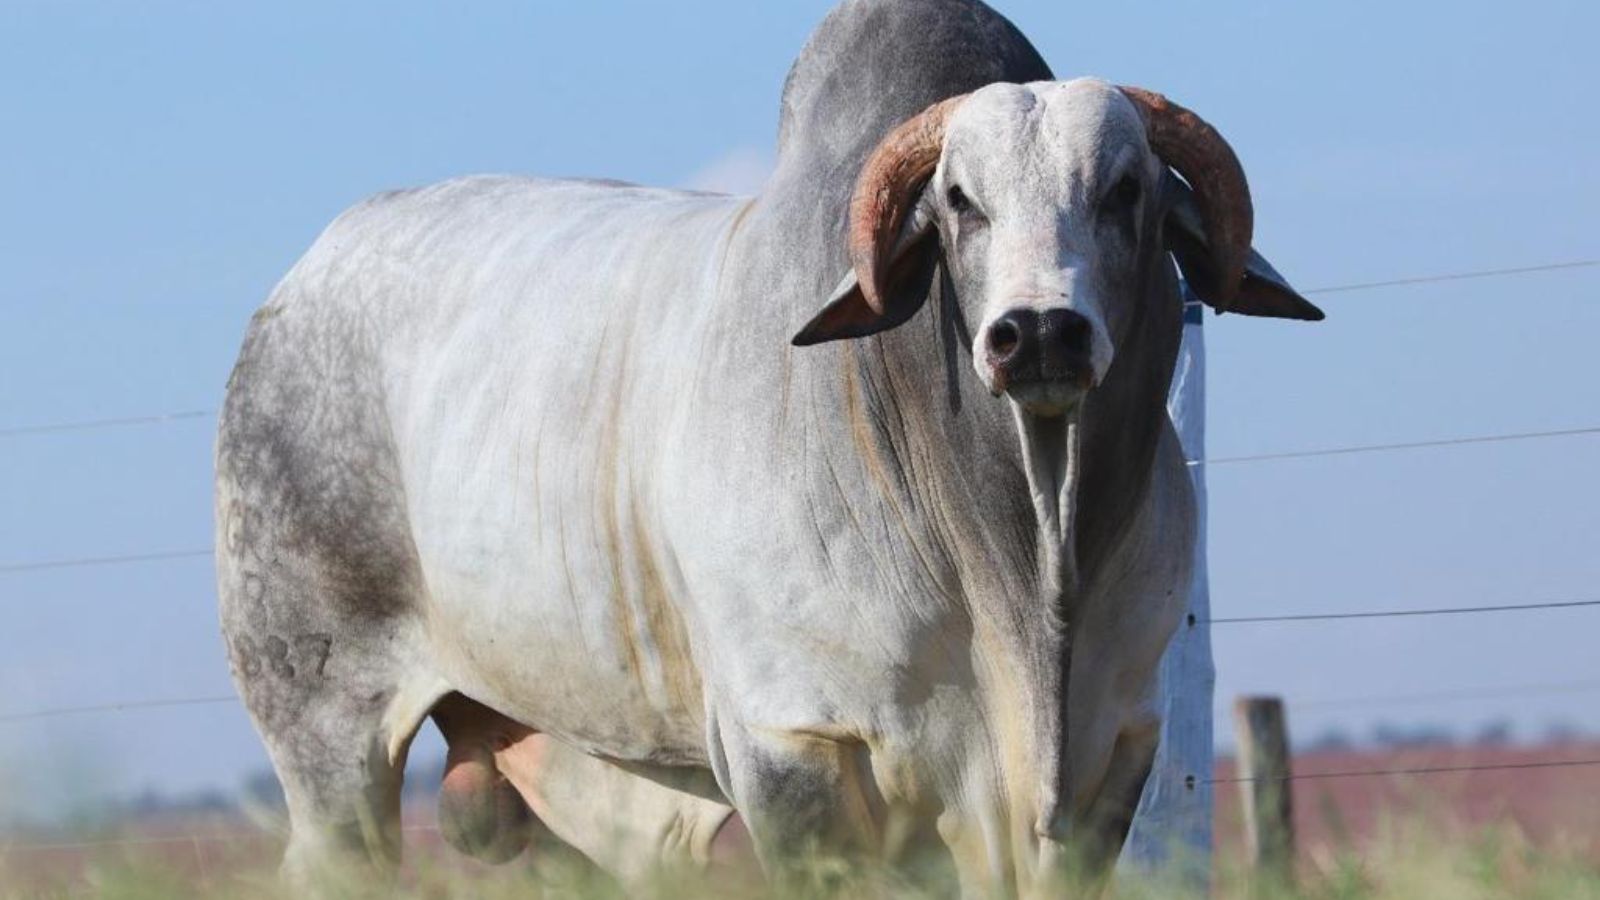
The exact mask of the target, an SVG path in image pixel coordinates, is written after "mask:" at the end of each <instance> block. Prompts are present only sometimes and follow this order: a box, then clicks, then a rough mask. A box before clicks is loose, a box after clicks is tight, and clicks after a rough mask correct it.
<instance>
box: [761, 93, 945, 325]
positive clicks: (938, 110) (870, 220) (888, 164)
mask: <svg viewBox="0 0 1600 900" xmlns="http://www.w3.org/2000/svg"><path fill="white" fill-rule="evenodd" d="M965 102H966V95H965V94H962V95H959V96H956V97H949V98H947V99H944V100H940V101H939V102H937V103H935V104H933V105H932V106H929V107H928V108H927V109H924V110H923V111H922V112H919V113H917V114H916V115H914V116H912V117H911V118H909V119H907V120H905V121H904V122H901V123H900V124H899V125H896V126H895V127H894V128H892V129H890V131H889V133H888V134H886V135H884V137H883V139H882V140H880V141H879V142H878V145H877V146H876V147H874V148H873V150H872V152H870V153H868V154H867V158H866V160H865V161H864V162H863V163H862V164H861V171H860V172H859V173H858V174H857V175H856V184H855V190H854V191H853V192H852V193H851V195H850V212H849V216H850V220H849V228H848V229H847V240H846V247H847V250H848V252H849V258H850V272H849V274H847V275H846V276H845V279H844V281H843V282H842V283H841V284H840V285H839V287H838V289H837V290H835V291H834V294H833V296H832V297H831V298H829V300H828V305H827V306H825V307H823V310H822V312H821V313H819V314H817V316H816V317H815V318H813V319H812V320H811V321H810V322H808V323H807V324H806V326H805V327H804V328H802V329H800V333H799V334H797V335H795V336H794V339H793V341H792V343H794V344H795V346H798V347H804V346H808V345H810V344H820V343H822V342H823V341H833V340H838V339H840V338H851V337H862V336H864V335H869V334H876V333H877V332H880V331H883V330H884V329H886V328H893V327H894V326H896V325H899V324H900V323H901V322H904V321H906V320H907V319H909V318H911V316H912V315H914V314H915V313H916V311H917V309H918V308H920V307H921V306H922V303H923V301H924V300H926V299H927V296H928V288H929V287H930V286H931V284H932V281H933V273H934V270H935V269H937V268H938V256H939V254H938V239H937V236H936V233H935V232H936V229H935V227H934V222H933V214H932V210H930V209H929V208H928V200H927V195H926V192H925V191H924V188H925V187H926V186H927V184H928V180H929V179H931V178H932V177H933V174H934V170H935V169H937V168H938V165H939V157H940V155H941V154H942V153H943V151H944V135H945V128H946V126H947V125H948V124H949V122H950V117H951V116H953V115H954V114H955V113H956V111H957V110H959V109H960V108H961V105H962V104H963V103H965Z"/></svg>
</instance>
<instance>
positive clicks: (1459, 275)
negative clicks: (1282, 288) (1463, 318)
mask: <svg viewBox="0 0 1600 900" xmlns="http://www.w3.org/2000/svg"><path fill="white" fill-rule="evenodd" d="M1590 266H1600V259H1575V260H1572V261H1570V262H1558V263H1545V264H1543V265H1538V266H1512V267H1509V268H1504V269H1478V270H1476V271H1472V272H1450V273H1445V274H1440V275H1415V276H1412V277H1409V278H1392V279H1389V280H1388V281H1363V282H1357V283H1355V284H1336V285H1332V286H1330V287H1318V288H1310V289H1308V290H1304V291H1301V292H1300V293H1302V294H1340V293H1346V292H1349V291H1370V290H1376V289H1377V288H1386V287H1404V286H1406V285H1413V284H1436V283H1438V282H1441V281H1467V280H1470V279H1473V278H1497V277H1500V276H1505V275H1527V274H1531V273H1534V272H1555V271H1558V270H1560V269H1584V268H1588V267H1590Z"/></svg>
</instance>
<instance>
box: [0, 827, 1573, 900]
mask: <svg viewBox="0 0 1600 900" xmlns="http://www.w3.org/2000/svg"><path fill="white" fill-rule="evenodd" d="M1381 832H1382V833H1381V834H1380V835H1378V836H1376V837H1375V838H1374V839H1373V840H1371V841H1369V842H1367V843H1366V844H1364V845H1363V846H1362V847H1360V848H1359V850H1358V849H1356V848H1353V847H1346V848H1343V849H1338V850H1333V849H1327V848H1325V849H1324V850H1321V851H1318V852H1316V853H1312V854H1306V855H1303V857H1302V861H1301V864H1300V865H1299V867H1298V869H1297V871H1296V873H1295V875H1294V878H1293V882H1292V883H1289V882H1282V881H1280V882H1273V881H1270V880H1268V879H1265V878H1262V877H1257V876H1255V875H1252V873H1250V872H1249V871H1247V870H1246V869H1244V868H1243V867H1241V866H1239V865H1237V864H1236V863H1233V862H1227V861H1220V862H1219V865H1218V867H1217V870H1216V872H1215V874H1214V878H1215V881H1214V884H1213V893H1212V896H1215V897H1219V898H1241V900H1277V898H1283V900H1291V898H1307V900H1358V898H1373V900H1378V898H1383V900H1428V898H1441V900H1443V898H1450V900H1474V898H1501V897H1505V898H1568V897H1578V898H1590V897H1593V898H1600V863H1597V861H1596V860H1595V859H1594V857H1593V856H1592V854H1590V853H1589V852H1587V850H1586V849H1580V848H1582V847H1583V842H1581V841H1573V842H1563V841H1561V840H1544V841H1540V842H1537V843H1536V842H1534V841H1532V840H1530V839H1529V838H1527V837H1526V836H1525V835H1524V834H1523V833H1521V832H1520V831H1519V830H1518V829H1516V828H1514V827H1512V826H1497V827H1490V828H1479V829H1474V830H1460V831H1457V830H1454V829H1451V828H1450V827H1449V826H1448V825H1445V824H1443V823H1439V822H1429V821H1423V820H1417V821H1412V822H1408V823H1405V824H1386V825H1385V826H1384V827H1383V828H1382V829H1381ZM234 837H236V836H234ZM101 839H104V836H102V837H101ZM275 844H276V842H275V841H274V840H273V839H272V838H270V837H269V836H267V835H265V834H262V835H261V836H260V837H259V839H256V840H237V839H233V838H230V840H228V841H215V842H208V843H206V844H205V845H204V851H203V853H202V852H199V851H198V849H197V848H198V847H199V846H200V845H193V846H191V845H190V844H188V843H183V842H177V843H150V844H142V845H121V846H116V845H111V844H105V845H100V846H99V847H97V848H80V849H76V850H68V849H63V850H58V851H52V852H51V853H48V854H39V853H30V854H28V855H27V856H26V858H25V857H24V854H21V853H18V852H10V853H7V852H5V851H0V896H4V897H7V898H12V897H18V898H21V897H30V898H31V897H51V898H53V897H103V898H118V900H135V898H139V900H142V898H152V900H153V898H167V897H202V898H246V900H256V898H259V900H278V898H289V897H292V896H294V895H293V894H292V893H291V892H289V891H286V890H285V889H283V888H282V887H281V886H279V885H278V884H277V883H276V881H275V878H274V874H273V873H274V863H273V861H274V859H275V856H276V852H275V850H276V847H275ZM408 844H409V845H410V846H409V848H408V852H409V853H410V857H409V859H408V862H407V863H406V865H405V867H404V870H403V872H402V875H401V878H400V882H399V884H398V885H391V884H382V883H378V882H377V881H376V880H375V879H373V878H371V877H370V876H369V875H366V874H364V873H361V872H351V873H350V874H349V876H348V877H346V878H343V879H341V880H340V881H339V882H337V885H336V890H335V891H334V892H333V896H343V897H351V898H380V897H403V898H417V900H439V898H457V897H460V898H488V900H497V898H507V900H509V898H534V900H579V898H584V900H587V898H598V900H622V898H624V897H629V896H645V897H654V898H661V900H689V898H717V897H764V898H771V900H809V898H812V897H821V896H828V897H849V898H855V897H890V898H919V900H920V898H932V897H942V896H949V895H950V892H949V891H943V890H930V889H927V888H915V887H911V886H909V885H907V884H906V883H904V882H902V881H898V880H896V879H895V878H893V877H892V876H889V875H887V874H884V873H881V872H872V871H860V870H856V871H846V870H844V869H842V868H841V867H839V866H836V865H826V864H822V865H818V866H816V867H815V868H814V869H813V870H811V871H808V872H807V875H806V877H805V878H804V879H802V880H801V881H800V882H799V883H798V885H797V886H794V887H789V888H785V889H759V890H757V889H755V888H753V887H752V885H750V884H748V883H734V884H730V883H728V882H727V881H726V880H725V881H722V882H708V881H705V880H701V879H696V878H692V877H674V876H672V875H670V874H663V875H662V877H661V878H660V880H659V881H658V882H656V883H653V884H651V885H649V886H648V887H647V888H645V889H644V890H642V891H639V892H636V893H633V894H631V895H630V894H629V893H627V892H625V891H623V890H622V889H621V888H620V887H619V886H618V885H616V884H615V883H613V882H610V881H609V880H607V879H605V878H604V877H603V876H600V875H597V874H596V873H595V872H594V871H593V870H592V869H590V868H589V867H587V866H586V865H584V864H583V863H582V862H581V861H577V860H573V859H571V858H568V857H563V856H562V855H560V854H542V853H538V852H535V853H530V854H528V855H525V856H524V857H523V858H521V859H520V860H518V861H516V862H513V863H511V864H508V865H505V866H500V867H493V868H491V867H486V866H479V865H476V864H471V863H466V862H462V861H460V860H459V859H458V858H455V857H453V856H452V854H451V853H450V852H449V851H448V850H446V849H445V848H442V847H440V846H439V845H438V843H437V839H436V837H435V836H432V835H424V834H418V835H408ZM536 850H537V848H536ZM1061 887H1062V889H1061V890H1060V891H1050V892H1047V893H1046V896H1069V897H1070V896H1082V895H1083V894H1084V893H1085V891H1084V890H1083V889H1084V888H1085V887H1086V886H1085V885H1081V884H1071V883H1064V884H1063V885H1062V886H1061ZM1105 896H1106V897H1109V898H1129V900H1145V898H1148V900H1166V898H1187V897H1200V896H1202V894H1201V892H1199V891H1196V890H1193V889H1186V888H1183V887H1180V886H1175V885H1171V884H1161V883H1157V882H1150V881H1138V880H1133V879H1130V878H1128V877H1126V876H1125V877H1123V878H1122V879H1121V880H1119V882H1118V883H1117V884H1116V885H1114V886H1113V887H1112V888H1111V889H1110V890H1109V891H1108V892H1107V893H1106V894H1105Z"/></svg>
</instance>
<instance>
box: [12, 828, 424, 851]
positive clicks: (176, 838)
mask: <svg viewBox="0 0 1600 900" xmlns="http://www.w3.org/2000/svg"><path fill="white" fill-rule="evenodd" d="M400 830H401V831H402V832H405V833H408V834H436V833H438V831H439V827H438V826H437V825H405V826H402V827H401V829H400ZM279 840H283V836H282V835H279V834H276V833H274V832H271V831H238V832H231V833H221V832H218V833H215V834H172V835H159V836H152V837H130V838H103V839H101V840H93V841H39V842H31V843H30V842H21V843H15V844H6V843H0V854H4V853H9V852H12V851H18V850H20V851H24V852H29V851H41V852H42V851H46V850H99V849H105V848H107V847H132V846H150V845H157V846H159V845H163V844H192V843H202V844H221V843H229V842H236V841H279Z"/></svg>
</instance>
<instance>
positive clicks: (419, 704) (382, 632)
mask: <svg viewBox="0 0 1600 900" xmlns="http://www.w3.org/2000/svg"><path fill="white" fill-rule="evenodd" d="M222 499H223V500H224V501H227V500H228V499H229V498H228V495H227V493H226V492H224V494H223V495H222ZM220 519H221V521H220V522H219V524H221V525H222V528H221V534H220V535H219V538H220V543H221V545H222V546H221V547H220V549H219V553H218V559H217V568H218V586H219V593H220V613H221V619H222V631H223V636H224V638H225V640H226V642H227V650H228V656H229V661H230V663H231V668H232V671H233V677H234V682H235V684H236V685H237V686H238V690H239V694H240V696H241V697H242V698H243V700H244V702H245V706H246V708H247V709H248V710H249V712H250V716H251V718H252V719H253V720H254V721H255V725H256V729H257V730H258V731H259V732H260V733H261V736H262V739H263V741H264V743H265V744H266V747H267V751H268V754H269V755H270V756H271V758H272V763H273V767H274V769H275V770H276V771H277V775H278V780H279V781H280V782H281V783H282V785H283V790H284V795H285V798H286V800H287V802H288V808H289V820H290V822H289V824H290V837H289V845H288V848H287V851H286V852H285V856H284V863H283V870H284V874H285V876H286V877H288V878H289V879H290V880H291V881H293V882H295V883H297V884H300V885H305V884H306V883H307V882H310V881H316V880H320V878H321V876H322V875H323V873H328V874H336V873H338V872H342V871H349V870H350V869H352V868H354V869H356V870H357V871H368V870H370V869H371V867H372V866H373V865H375V866H376V868H377V869H378V870H379V871H381V872H385V873H386V872H389V871H392V869H393V867H394V865H395V864H396V863H397V862H398V861H399V858H400V821H399V813H400V783H401V777H402V771H403V768H404V765H405V758H406V751H407V749H408V748H409V746H410V742H411V738H412V736H413V735H414V734H415V733H416V729H417V726H418V725H419V724H420V722H421V721H422V719H423V717H424V716H425V715H426V714H427V712H428V710H429V708H431V707H432V706H433V704H434V702H435V701H436V700H437V699H438V698H439V696H440V695H441V694H443V693H444V692H445V690H444V685H443V684H442V682H440V681H439V680H438V679H437V678H436V677H435V676H433V675H431V674H429V669H428V667H427V666H426V665H425V664H423V662H422V659H423V656H422V654H420V653H418V652H417V651H416V650H415V648H416V647H417V646H419V644H420V641H419V640H418V638H417V625H416V623H415V621H414V619H413V618H412V617H411V615H410V614H409V613H408V610H409V609H412V608H414V604H413V603H412V598H413V597H414V596H415V594H414V593H412V590H413V589H412V587H411V586H412V584H413V583H414V582H413V581H412V576H411V574H410V572H411V570H410V569H409V567H408V565H407V563H406V560H405V558H404V557H403V556H397V557H395V558H394V559H392V560H391V563H392V564H389V565H383V564H381V563H382V562H383V555H382V554H381V551H380V550H379V549H375V548H374V546H373V545H371V544H361V543H359V542H358V541H352V545H353V547H355V548H358V549H359V550H360V551H361V552H362V553H365V554H371V555H370V556H364V557H358V556H353V555H347V556H343V557H337V556H330V555H327V554H326V553H323V552H317V551H318V549H319V548H316V547H311V548H306V546H305V544H306V542H305V540H304V537H303V535H302V534H297V533H296V532H295V531H294V530H293V529H292V528H291V527H290V526H288V525H285V524H278V525H274V524H272V521H271V520H270V518H269V519H267V520H266V521H263V519H262V517H259V516H256V515H253V514H252V513H251V512H250V511H249V508H248V507H245V506H243V505H241V504H227V503H226V502H225V505H223V507H222V509H221V511H220Z"/></svg>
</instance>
